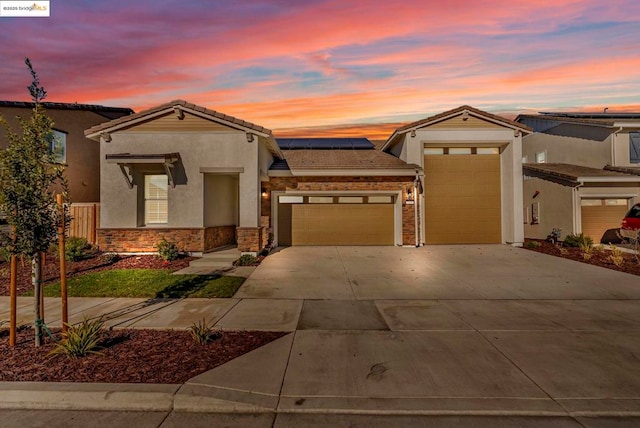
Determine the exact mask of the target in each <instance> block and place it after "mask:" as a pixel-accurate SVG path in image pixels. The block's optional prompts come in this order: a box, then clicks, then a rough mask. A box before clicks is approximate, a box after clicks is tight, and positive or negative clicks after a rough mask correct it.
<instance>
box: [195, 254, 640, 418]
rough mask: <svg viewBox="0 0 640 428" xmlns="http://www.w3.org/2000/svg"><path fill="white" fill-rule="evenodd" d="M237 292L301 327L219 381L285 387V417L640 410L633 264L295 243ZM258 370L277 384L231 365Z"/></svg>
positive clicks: (639, 332)
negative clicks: (243, 376)
mask: <svg viewBox="0 0 640 428" xmlns="http://www.w3.org/2000/svg"><path fill="white" fill-rule="evenodd" d="M234 297H235V298H238V299H242V300H241V302H240V303H239V305H238V308H240V307H241V306H242V305H243V304H248V303H249V302H251V303H252V305H251V308H248V310H247V311H245V313H246V314H247V315H246V316H247V318H245V321H246V322H248V323H249V324H251V322H250V321H249V320H250V318H251V317H252V316H255V317H258V316H259V317H261V319H268V318H269V316H271V317H272V318H273V319H276V318H277V317H282V318H283V319H284V318H286V319H287V323H288V324H287V325H289V326H291V325H293V324H295V325H296V327H294V329H295V332H294V333H293V334H292V335H289V336H286V337H284V338H282V339H279V341H276V342H274V343H273V344H270V345H268V346H266V347H265V348H264V349H261V350H257V351H255V352H254V353H252V355H247V356H245V357H241V358H239V359H238V360H236V361H234V362H233V363H231V365H230V366H228V367H226V368H220V370H219V371H218V372H216V370H218V369H216V370H214V371H213V372H211V373H209V374H208V375H207V377H208V378H209V379H214V378H216V379H223V378H225V375H226V376H228V378H229V379H230V381H229V382H228V383H225V382H221V383H220V384H219V385H218V387H219V388H220V391H227V390H229V389H234V390H238V391H240V390H241V391H246V396H245V398H244V399H242V401H243V402H252V403H255V398H254V395H255V394H257V393H258V392H260V393H263V394H265V395H269V396H277V395H279V399H278V400H274V401H273V402H272V403H271V404H270V406H273V408H274V409H276V410H277V412H278V415H279V416H278V419H279V418H280V415H282V414H291V413H307V412H308V413H361V414H367V413H373V414H401V413H406V414H416V415H427V414H429V415H461V414H464V415H481V414H483V415H501V416H505V415H511V416H523V415H529V416H545V417H550V416H553V417H560V418H561V421H560V422H559V425H555V424H550V425H549V426H565V425H564V424H565V423H567V424H568V425H566V426H592V425H590V424H585V421H584V420H582V419H581V423H577V421H578V419H580V418H584V417H592V416H599V417H605V416H626V417H629V416H636V417H637V416H640V363H639V361H640V360H639V359H638V358H639V357H638V356H639V355H640V300H638V299H640V279H639V278H638V277H637V276H632V275H628V274H623V273H620V272H616V271H612V270H608V269H603V268H598V267H593V266H589V265H587V264H583V263H579V262H574V261H570V260H564V259H560V258H556V257H552V256H547V255H544V254H539V253H535V252H532V251H527V250H524V249H518V248H513V247H509V246H502V245H468V246H430V247H423V248H395V247H296V248H286V249H283V250H282V251H280V252H278V253H276V254H273V255H271V256H269V257H267V258H266V259H265V261H264V262H263V263H262V265H261V266H260V267H258V268H257V269H256V271H255V272H254V273H253V274H252V275H251V276H250V277H249V279H248V280H247V282H245V284H244V285H243V286H242V287H241V288H240V290H238V293H236V295H235V296H234ZM276 304H277V305H280V306H278V307H276V306H275V305H276ZM284 305H288V308H289V312H288V313H286V314H285V313H284V312H283V307H284ZM260 308H261V309H260ZM272 308H273V309H272ZM252 314H256V315H252ZM257 314H259V315H257ZM269 314H271V315H269ZM285 315H286V316H285ZM258 324H259V323H258V322H256V323H254V325H255V326H256V327H258ZM249 327H250V325H247V328H249ZM273 361H286V364H283V365H281V366H278V367H276V366H274V365H273V364H272V363H268V362H273ZM269 364H271V366H270V369H266V368H265V367H267V366H268V365H269ZM247 366H252V367H259V370H260V372H261V373H262V376H263V377H265V378H268V379H273V380H272V381H271V382H272V383H271V384H270V385H266V384H265V385H262V386H258V385H256V383H255V382H256V381H255V379H256V378H257V377H258V373H252V374H251V375H250V377H251V378H250V379H247V382H248V383H247V384H242V385H239V382H238V380H237V377H236V378H234V377H233V376H230V375H229V373H234V374H236V373H237V371H238V370H239V368H240V367H247ZM229 370H231V371H229ZM265 371H266V372H267V374H266V375H265V374H264V372H265ZM216 376H217V377H216ZM234 385H235V386H234ZM249 391H251V392H249ZM213 395H214V397H218V396H217V395H216V394H213ZM236 398H237V397H236ZM245 400H247V401H245ZM234 405H235V404H234ZM270 406H269V407H270ZM599 421H600V422H603V423H606V422H607V421H606V420H605V419H599ZM638 422H639V420H638V419H627V423H631V424H634V423H638ZM493 423H495V421H492V422H490V423H487V425H486V426H495V425H492V424H493ZM612 423H613V422H612ZM574 424H575V425H574ZM581 424H582V425H581ZM482 426H484V425H482ZM523 426H524V425H523ZM535 426H538V425H535ZM593 426H596V425H593ZM602 426H604V425H602ZM625 426H626V425H625ZM629 426H632V425H629Z"/></svg>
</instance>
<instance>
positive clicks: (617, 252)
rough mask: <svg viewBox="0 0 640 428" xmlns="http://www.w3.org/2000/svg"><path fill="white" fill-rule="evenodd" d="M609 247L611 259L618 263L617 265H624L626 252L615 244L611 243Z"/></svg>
mask: <svg viewBox="0 0 640 428" xmlns="http://www.w3.org/2000/svg"><path fill="white" fill-rule="evenodd" d="M609 249H610V250H611V254H610V255H609V260H611V262H612V263H613V264H614V265H616V267H619V268H620V267H622V265H624V253H623V252H622V250H621V249H620V248H618V247H616V246H615V245H611V244H610V245H609Z"/></svg>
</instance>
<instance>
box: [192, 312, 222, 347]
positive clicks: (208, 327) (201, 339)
mask: <svg viewBox="0 0 640 428" xmlns="http://www.w3.org/2000/svg"><path fill="white" fill-rule="evenodd" d="M189 334H191V338H192V339H193V341H194V342H195V343H197V344H199V345H204V344H206V343H209V342H210V341H211V340H215V339H217V338H219V337H220V336H221V334H220V332H218V331H214V330H213V322H207V321H206V319H204V318H202V320H201V321H198V322H197V323H195V322H194V323H193V324H191V327H189Z"/></svg>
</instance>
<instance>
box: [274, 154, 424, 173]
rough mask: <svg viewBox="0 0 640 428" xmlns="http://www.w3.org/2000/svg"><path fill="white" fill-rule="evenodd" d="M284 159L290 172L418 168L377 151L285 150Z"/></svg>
mask: <svg viewBox="0 0 640 428" xmlns="http://www.w3.org/2000/svg"><path fill="white" fill-rule="evenodd" d="M284 157H285V159H286V160H287V163H288V164H289V168H290V169H291V170H292V171H295V170H311V169H313V170H323V169H325V170H330V169H349V170H357V169H378V170H385V169H407V170H415V169H416V168H419V167H418V166H416V165H413V164H407V163H405V162H404V161H402V160H400V159H398V158H397V157H395V156H393V155H390V154H388V153H384V152H381V151H379V150H373V149H372V150H286V151H284Z"/></svg>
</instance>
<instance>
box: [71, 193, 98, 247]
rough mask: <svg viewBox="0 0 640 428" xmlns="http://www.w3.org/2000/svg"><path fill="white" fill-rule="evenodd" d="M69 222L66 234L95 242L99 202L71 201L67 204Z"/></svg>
mask: <svg viewBox="0 0 640 428" xmlns="http://www.w3.org/2000/svg"><path fill="white" fill-rule="evenodd" d="M69 214H70V215H71V223H70V224H69V234H68V236H76V237H78V238H85V239H86V240H87V241H89V242H90V243H91V244H95V243H96V229H97V228H98V225H99V223H100V204H98V203H78V202H75V203H72V204H71V206H69Z"/></svg>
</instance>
